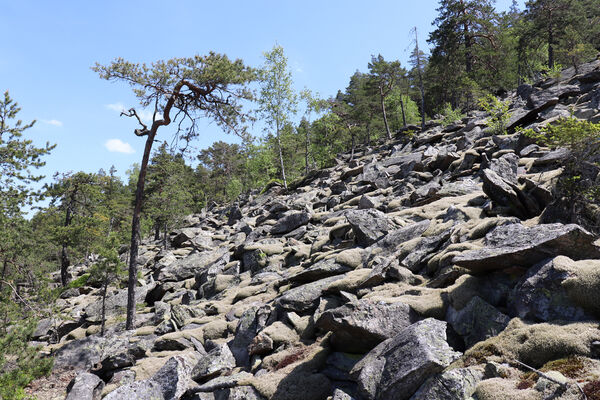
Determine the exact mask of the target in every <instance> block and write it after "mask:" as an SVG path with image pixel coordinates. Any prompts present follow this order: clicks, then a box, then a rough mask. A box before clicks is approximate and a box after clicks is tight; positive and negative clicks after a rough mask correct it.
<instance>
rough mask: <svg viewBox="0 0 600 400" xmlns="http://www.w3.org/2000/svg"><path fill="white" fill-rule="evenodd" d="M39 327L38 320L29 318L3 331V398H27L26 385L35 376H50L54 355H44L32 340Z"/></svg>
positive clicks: (0, 385)
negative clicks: (42, 355)
mask: <svg viewBox="0 0 600 400" xmlns="http://www.w3.org/2000/svg"><path fill="white" fill-rule="evenodd" d="M35 326H36V320H35V319H33V318H25V319H23V320H21V321H18V322H16V323H14V324H13V325H11V326H10V327H8V329H3V330H0V399H2V400H20V399H25V398H27V396H26V393H25V391H24V388H25V387H26V386H27V385H28V384H29V383H30V382H31V381H33V380H34V379H36V378H38V377H40V376H43V375H46V374H47V373H49V372H50V370H51V369H52V363H53V360H52V359H51V358H41V357H40V356H39V354H38V350H39V349H38V348H36V347H33V346H30V345H29V344H28V340H29V338H30V337H31V334H32V333H33V331H34V329H35Z"/></svg>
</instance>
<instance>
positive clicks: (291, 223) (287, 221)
mask: <svg viewBox="0 0 600 400" xmlns="http://www.w3.org/2000/svg"><path fill="white" fill-rule="evenodd" d="M308 221H310V214H309V213H307V212H306V211H302V212H294V213H291V214H288V215H286V216H285V217H283V218H281V219H279V221H277V223H276V224H275V225H273V227H272V228H271V234H282V233H288V232H291V231H293V230H294V229H296V228H299V227H301V226H302V225H306V224H307V223H308Z"/></svg>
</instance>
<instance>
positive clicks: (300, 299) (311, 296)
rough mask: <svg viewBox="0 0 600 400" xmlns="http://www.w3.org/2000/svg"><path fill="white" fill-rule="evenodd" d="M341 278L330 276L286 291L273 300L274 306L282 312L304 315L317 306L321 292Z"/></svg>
mask: <svg viewBox="0 0 600 400" xmlns="http://www.w3.org/2000/svg"><path fill="white" fill-rule="evenodd" d="M341 278H343V275H337V276H331V277H329V278H325V279H321V280H318V281H315V282H311V283H307V284H305V285H301V286H298V287H295V288H293V289H290V290H288V291H287V292H285V294H284V295H283V296H281V297H279V298H277V299H276V300H275V304H277V305H278V306H280V307H282V308H283V309H284V310H288V311H294V312H297V313H300V314H302V313H306V312H308V311H311V310H314V309H315V308H316V307H317V305H318V304H319V299H320V297H321V294H322V293H323V290H325V288H327V287H328V286H329V285H330V284H331V283H333V282H335V281H337V280H339V279H341Z"/></svg>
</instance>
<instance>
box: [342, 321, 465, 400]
mask: <svg viewBox="0 0 600 400" xmlns="http://www.w3.org/2000/svg"><path fill="white" fill-rule="evenodd" d="M460 355H461V353H459V352H456V351H454V350H453V349H452V348H451V347H450V346H449V345H448V343H447V342H446V323H445V322H443V321H438V320H436V319H433V318H428V319H425V320H422V321H419V322H417V323H415V324H413V325H410V326H409V327H407V328H405V329H403V330H402V331H401V332H400V333H398V335H396V336H394V337H393V338H390V339H387V340H386V341H384V342H382V343H380V344H379V345H378V346H377V347H375V348H374V349H373V350H371V351H370V352H369V353H368V354H367V355H366V356H365V357H364V358H363V359H362V360H360V361H359V362H358V363H357V364H356V365H355V366H354V368H353V369H352V372H351V374H352V376H353V377H354V379H355V380H356V382H357V383H358V390H359V392H360V394H361V395H362V396H363V397H364V398H365V399H368V400H405V399H409V398H410V397H411V396H412V395H413V394H414V393H415V392H416V391H417V389H419V387H420V386H421V385H422V384H423V382H424V381H425V380H426V379H427V378H429V377H430V376H433V375H435V374H437V373H439V372H441V371H442V370H443V369H444V368H446V367H447V366H448V365H450V363H452V362H453V361H454V360H456V359H457V358H459V357H460Z"/></svg>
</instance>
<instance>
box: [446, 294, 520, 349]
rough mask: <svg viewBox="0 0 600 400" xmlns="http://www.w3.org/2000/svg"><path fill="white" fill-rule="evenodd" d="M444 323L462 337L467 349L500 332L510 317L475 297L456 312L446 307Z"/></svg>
mask: <svg viewBox="0 0 600 400" xmlns="http://www.w3.org/2000/svg"><path fill="white" fill-rule="evenodd" d="M446 321H448V323H449V324H450V325H451V326H452V328H454V331H455V332H456V333H458V334H459V335H460V336H462V338H463V339H464V341H465V345H466V347H467V348H469V347H471V346H473V345H474V344H475V343H477V342H480V341H482V340H485V339H487V338H489V337H493V336H496V335H498V334H499V333H500V332H502V331H503V330H504V328H506V325H508V323H509V322H510V317H508V315H505V314H503V313H501V312H500V311H498V309H496V308H495V307H494V306H492V305H490V304H489V303H487V302H486V301H485V300H483V299H482V298H481V297H479V296H475V297H473V298H472V299H471V300H470V301H469V302H468V303H467V305H466V306H465V307H463V308H462V309H460V310H458V311H457V310H455V309H454V308H453V307H448V311H447V312H446Z"/></svg>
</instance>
